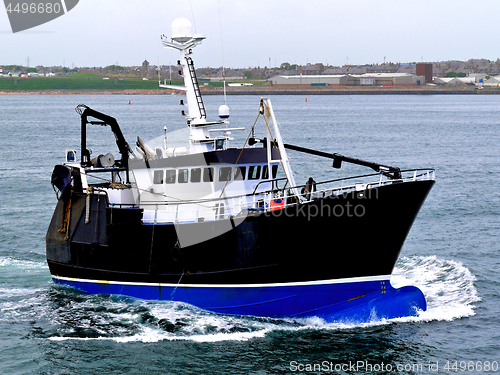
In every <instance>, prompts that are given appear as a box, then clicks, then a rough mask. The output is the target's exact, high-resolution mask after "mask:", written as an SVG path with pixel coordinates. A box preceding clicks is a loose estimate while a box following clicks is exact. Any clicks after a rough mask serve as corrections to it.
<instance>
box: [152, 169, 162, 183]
mask: <svg viewBox="0 0 500 375" xmlns="http://www.w3.org/2000/svg"><path fill="white" fill-rule="evenodd" d="M153 184H163V171H154V172H153Z"/></svg>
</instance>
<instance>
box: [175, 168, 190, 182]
mask: <svg viewBox="0 0 500 375" xmlns="http://www.w3.org/2000/svg"><path fill="white" fill-rule="evenodd" d="M178 178H179V181H178V182H179V184H185V183H187V182H188V180H189V170H188V169H184V168H183V169H179V177H178Z"/></svg>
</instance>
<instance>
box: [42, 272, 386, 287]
mask: <svg viewBox="0 0 500 375" xmlns="http://www.w3.org/2000/svg"><path fill="white" fill-rule="evenodd" d="M51 276H52V278H53V279H57V280H62V281H72V282H80V283H93V284H111V285H131V286H148V287H172V288H179V287H183V288H266V287H284V286H308V285H330V284H346V283H362V282H368V281H389V279H390V278H391V275H380V276H365V277H352V278H344V279H333V280H315V281H300V282H291V283H274V284H164V283H140V282H129V281H107V280H89V279H77V278H73V277H63V276H56V275H51Z"/></svg>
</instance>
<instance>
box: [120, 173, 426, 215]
mask: <svg viewBox="0 0 500 375" xmlns="http://www.w3.org/2000/svg"><path fill="white" fill-rule="evenodd" d="M418 171H422V172H425V173H421V174H418V175H417V174H414V175H412V176H411V177H402V178H401V179H398V180H381V179H380V180H378V181H372V182H367V183H364V185H366V186H369V187H377V186H382V185H384V184H396V183H404V182H410V181H417V180H418V179H419V178H421V177H423V176H426V175H427V176H428V179H434V173H435V170H434V169H433V168H419V169H406V170H403V171H401V173H405V172H418ZM379 175H381V173H371V174H366V175H359V176H353V177H346V178H339V179H333V180H328V181H322V182H318V183H317V184H316V186H317V185H323V184H326V183H332V182H340V181H348V180H352V179H356V178H357V179H359V178H366V177H371V176H379ZM431 175H432V176H431ZM275 180H281V179H275ZM272 181H274V180H267V181H263V182H264V183H269V182H272ZM357 184H359V183H354V184H352V185H348V186H343V187H342V186H340V187H332V188H328V189H324V190H316V191H315V192H313V194H312V195H314V193H321V192H327V191H331V192H334V191H335V192H336V191H342V190H352V189H356V185H357ZM302 186H303V185H298V186H295V188H300V187H302ZM291 189H293V188H291ZM282 190H283V189H271V190H266V191H262V192H258V193H256V194H253V193H252V194H241V195H232V196H229V197H216V198H206V199H198V200H190V201H187V200H185V201H175V202H162V203H158V202H141V203H140V206H154V205H162V206H180V205H189V204H191V205H192V204H199V205H201V204H206V203H210V202H221V201H229V200H234V199H241V198H246V197H255V196H258V197H259V200H260V199H265V198H264V197H265V196H266V195H269V194H271V193H278V192H281V191H282ZM254 192H255V190H254ZM305 195H306V194H300V196H305ZM307 195H311V194H307ZM261 197H262V198H261ZM126 205H127V206H130V205H131V204H126Z"/></svg>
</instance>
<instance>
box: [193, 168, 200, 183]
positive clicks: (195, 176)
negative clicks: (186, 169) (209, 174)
mask: <svg viewBox="0 0 500 375" xmlns="http://www.w3.org/2000/svg"><path fill="white" fill-rule="evenodd" d="M200 181H201V168H193V169H191V182H200Z"/></svg>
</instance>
